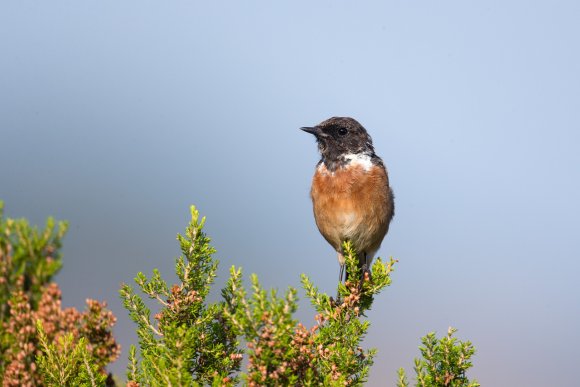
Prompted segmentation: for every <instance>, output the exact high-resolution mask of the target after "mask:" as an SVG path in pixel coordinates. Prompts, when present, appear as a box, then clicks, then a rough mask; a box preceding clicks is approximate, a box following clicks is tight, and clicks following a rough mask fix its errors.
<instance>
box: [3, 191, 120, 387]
mask: <svg viewBox="0 0 580 387" xmlns="http://www.w3.org/2000/svg"><path fill="white" fill-rule="evenodd" d="M65 231H66V223H64V222H60V223H59V224H58V227H57V226H56V225H55V222H54V220H53V219H52V218H49V219H48V220H47V223H46V227H45V229H44V230H40V231H39V230H38V229H37V228H36V227H32V226H30V225H29V224H28V222H27V221H26V220H25V219H21V220H14V219H9V218H4V216H3V204H2V202H1V201H0V381H1V382H2V385H3V386H5V387H7V386H40V385H46V384H52V385H57V384H58V385H60V384H61V382H62V383H64V380H65V379H66V380H68V382H67V383H69V384H70V385H79V384H82V383H84V382H90V383H89V384H88V385H93V382H98V383H100V382H99V381H101V380H103V379H104V378H105V377H106V372H105V367H106V365H107V364H109V363H110V362H111V361H113V360H115V359H116V358H117V357H118V355H119V352H120V347H119V345H118V344H117V343H116V341H115V339H114V338H113V335H112V329H111V328H112V326H113V325H114V324H115V321H116V319H115V317H114V316H113V314H112V313H111V312H110V311H109V310H108V309H107V308H106V304H105V303H100V302H97V301H94V300H90V299H88V300H87V308H86V310H85V311H84V312H82V313H81V312H79V311H78V310H76V309H75V308H67V309H62V307H61V291H60V289H59V287H58V285H57V284H55V283H52V282H50V281H51V279H52V277H53V276H54V275H55V274H56V272H57V271H58V270H59V269H60V267H61V265H62V263H61V259H62V255H61V253H60V247H61V240H62V238H63V236H64V233H65ZM37 323H39V324H42V331H41V333H42V335H41V336H39V333H37V332H38V330H37ZM51 342H55V343H56V344H51V345H52V346H49V345H48V343H51ZM71 356H72V357H71ZM79 356H80V357H79ZM79 361H82V363H83V364H85V367H84V368H83V367H80V366H79V364H80V363H79ZM39 362H41V363H42V366H41V365H40V363H39ZM56 366H59V367H62V368H60V369H57V368H55V367H56ZM77 366H79V367H80V368H78V367H77ZM71 367H72V368H71ZM74 367H77V368H78V372H77V371H74V372H73V374H75V376H74V377H70V378H69V377H67V378H65V379H63V378H62V377H64V376H66V374H67V372H68V371H66V370H70V369H75V370H76V368H74ZM83 370H85V371H86V374H87V375H85V376H86V377H85V376H83V375H84V374H83V373H82V372H85V371H83ZM44 371H46V374H45V375H49V376H47V377H46V378H45V377H43V374H42V372H44ZM61 371H62V372H61ZM65 371H66V372H65ZM89 371H90V372H92V373H93V374H94V375H92V376H91V375H90V374H89ZM59 372H60V373H59ZM63 372H64V373H63ZM71 372H72V371H71ZM50 375H53V376H57V375H60V376H61V378H60V379H58V380H57V379H54V378H52V379H51V376H50ZM71 378H72V379H71ZM79 378H80V379H79ZM71 383H72V384H71Z"/></svg>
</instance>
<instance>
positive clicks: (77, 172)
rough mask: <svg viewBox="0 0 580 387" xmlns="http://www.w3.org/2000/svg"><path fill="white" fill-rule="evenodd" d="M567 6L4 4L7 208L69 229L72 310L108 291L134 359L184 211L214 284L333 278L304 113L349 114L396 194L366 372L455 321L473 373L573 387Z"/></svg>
mask: <svg viewBox="0 0 580 387" xmlns="http://www.w3.org/2000/svg"><path fill="white" fill-rule="evenodd" d="M578 20H580V3H579V2H575V1H552V2H530V1H479V2H474V1H471V2H466V1H438V2H434V1H383V2H379V1H376V2H352V1H317V2H311V1H293V2H286V3H285V4H282V3H281V2H265V1H264V2H259V1H244V2H224V1H211V2H195V1H129V0H127V1H105V0H101V1H45V2H40V1H28V0H17V1H3V2H2V3H0V134H1V137H0V144H1V146H0V199H3V200H4V201H5V203H6V212H7V215H8V216H11V217H27V218H29V219H30V220H31V221H32V222H34V223H39V224H42V223H43V222H44V220H45V218H46V217H47V216H49V215H53V216H55V217H56V218H58V219H67V220H69V221H70V225H71V229H70V232H69V233H68V235H67V237H66V240H65V247H64V254H65V258H64V268H63V270H62V271H61V273H60V274H59V275H58V277H57V281H58V282H59V284H60V285H61V287H62V289H63V294H64V299H63V303H64V305H65V306H76V307H79V308H80V307H83V305H84V300H85V298H87V297H91V298H97V299H104V300H107V301H108V302H109V305H110V307H111V308H112V310H113V311H114V312H115V314H116V315H117V317H118V324H117V326H116V329H115V334H116V336H117V338H118V339H119V341H120V342H121V344H122V346H123V350H124V352H123V354H122V356H121V359H120V360H119V361H118V362H117V363H116V364H115V365H114V367H113V371H114V372H116V373H118V374H122V373H124V365H125V364H126V358H127V352H126V349H127V348H128V346H129V345H130V344H131V343H136V342H137V341H136V337H135V335H134V333H133V330H134V328H135V326H134V325H133V324H132V323H131V322H130V320H129V318H128V316H127V313H126V312H125V311H124V309H123V308H122V305H121V303H120V300H119V297H118V293H117V291H118V289H119V286H120V284H121V283H122V282H131V281H132V278H133V277H134V276H135V275H136V273H137V272H138V271H144V272H145V273H150V272H151V270H152V269H153V268H155V267H157V268H159V269H160V270H161V272H162V273H164V274H165V275H166V277H169V278H170V279H171V280H172V281H174V278H175V277H174V275H172V273H173V262H174V258H175V257H176V256H177V255H178V253H179V251H178V246H177V242H176V241H175V235H176V233H178V232H181V231H182V230H183V229H184V227H185V226H186V224H187V222H188V220H189V210H188V207H189V205H190V204H195V205H197V206H198V207H199V209H200V210H201V212H202V213H203V214H204V215H206V216H207V217H208V222H207V231H208V233H209V234H210V235H211V236H212V237H213V241H214V244H215V246H216V248H217V249H218V257H219V259H220V261H221V267H220V274H221V276H220V280H219V281H218V282H219V283H220V284H221V283H223V281H224V278H225V275H226V272H227V269H228V268H229V267H230V266H231V265H233V264H235V265H239V266H242V267H243V268H244V272H245V273H246V274H250V273H257V274H258V275H259V277H260V278H261V280H262V281H263V283H264V284H265V285H266V286H268V287H270V286H276V287H279V288H281V289H285V288H286V287H287V286H290V285H292V286H299V275H300V273H307V274H309V275H310V277H311V279H312V280H313V281H314V282H315V283H316V284H317V285H319V286H320V287H321V288H322V289H324V290H327V291H329V292H334V289H335V284H336V280H337V276H338V264H337V262H336V258H335V254H334V252H333V251H332V249H331V248H330V247H329V246H328V245H327V243H326V242H325V241H324V240H323V238H322V237H321V236H320V235H319V233H318V231H317V229H316V226H315V224H314V220H313V216H312V210H311V204H310V201H309V198H308V191H309V187H310V179H311V176H312V173H313V170H314V165H315V163H316V162H317V160H318V155H317V152H316V146H315V143H314V140H313V138H312V137H311V136H310V135H308V134H305V133H304V132H301V131H299V130H298V128H299V127H300V126H307V125H313V124H316V123H318V122H320V121H322V120H323V119H326V118H328V117H330V116H336V115H340V116H352V117H355V118H356V119H358V120H359V121H360V122H361V123H362V124H363V125H364V126H365V127H366V128H367V129H368V131H369V132H370V134H371V135H372V136H373V139H374V143H375V148H376V150H377V153H378V154H379V155H380V156H381V157H382V158H383V159H384V161H385V163H386V164H387V166H388V168H389V172H390V177H391V183H392V186H393V189H394V191H395V195H396V206H397V214H396V216H395V218H394V220H393V223H392V224H391V231H390V233H389V235H388V236H387V238H386V240H385V242H384V243H383V247H382V249H381V250H380V251H379V255H381V256H383V257H388V256H391V255H392V256H394V257H396V258H398V259H399V260H400V262H399V263H398V265H397V269H396V272H395V273H394V275H393V284H392V286H391V288H389V289H388V290H387V291H386V292H385V293H383V294H382V295H380V296H379V297H378V298H377V299H376V303H375V305H374V308H373V310H372V312H371V313H370V316H369V317H370V319H371V322H372V326H371V329H370V334H369V335H368V337H367V339H366V345H367V346H374V347H377V348H378V350H379V353H378V356H377V358H376V364H375V367H374V368H373V369H372V372H371V379H370V382H369V385H370V386H382V385H386V386H392V385H395V380H396V369H397V368H398V367H400V366H403V367H405V368H406V369H407V370H408V371H409V372H410V373H412V360H413V357H415V356H417V355H418V353H419V352H418V350H417V346H418V345H419V338H420V337H421V336H423V335H424V334H426V333H427V332H429V331H433V330H435V331H437V332H438V334H440V335H442V334H444V333H445V331H446V329H447V327H448V326H450V325H451V326H454V327H457V328H459V332H458V336H459V337H460V338H462V339H469V340H471V341H472V342H473V343H474V344H475V346H476V347H477V350H478V352H477V355H476V356H475V358H474V362H475V367H474V369H473V370H472V371H471V373H470V375H471V376H472V377H475V378H477V379H478V380H479V381H480V382H481V383H482V385H484V386H495V387H497V386H532V387H533V386H538V387H541V386H571V385H573V384H574V383H577V375H576V374H577V372H576V369H577V368H576V367H578V365H579V364H580V355H579V354H578V350H577V347H578V345H579V344H580V340H579V339H580V333H579V332H580V331H579V329H578V327H580V289H579V285H578V280H577V277H578V272H579V270H580V260H579V253H578V251H579V250H580V242H579V241H580V237H579V232H578V219H579V217H580V205H579V202H580V201H579V197H580V183H579V167H580V152H579V150H578V149H579V145H580V141H579V140H580V127H579V124H580V114H579V112H580V98H579V97H580V91H579V90H580V76H579V73H580V66H579V65H580V63H579V60H580V56H579V49H580V45H579V43H578V37H579V36H580V24H579V23H578ZM302 298H304V297H302ZM303 304H304V306H303V307H302V309H301V311H300V318H301V320H302V321H303V322H304V323H305V324H308V325H311V324H313V323H314V320H313V313H312V309H311V308H310V307H309V306H308V305H307V303H306V302H303Z"/></svg>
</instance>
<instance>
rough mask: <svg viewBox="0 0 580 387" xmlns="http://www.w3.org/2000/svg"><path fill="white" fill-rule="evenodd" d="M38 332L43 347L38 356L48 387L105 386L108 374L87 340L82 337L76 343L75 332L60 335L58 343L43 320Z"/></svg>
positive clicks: (38, 325) (43, 377) (44, 380)
mask: <svg viewBox="0 0 580 387" xmlns="http://www.w3.org/2000/svg"><path fill="white" fill-rule="evenodd" d="M36 329H37V332H38V339H39V344H40V348H41V353H40V354H39V355H38V356H37V360H38V367H39V370H40V373H41V375H42V379H43V382H44V384H45V385H47V386H90V387H96V386H104V385H105V380H106V375H105V374H103V373H101V372H100V369H99V365H98V364H96V363H95V362H94V360H93V356H92V353H90V352H89V350H88V349H87V341H86V339H85V338H84V337H81V338H80V339H79V340H78V341H77V342H76V344H75V339H74V336H73V334H72V333H67V334H65V335H63V336H60V337H59V338H58V339H57V341H56V343H54V342H53V343H49V340H48V338H47V336H46V333H45V332H44V328H43V327H42V322H41V321H40V320H37V321H36Z"/></svg>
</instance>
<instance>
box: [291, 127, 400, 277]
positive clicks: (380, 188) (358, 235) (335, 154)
mask: <svg viewBox="0 0 580 387" xmlns="http://www.w3.org/2000/svg"><path fill="white" fill-rule="evenodd" d="M300 129H302V130H304V131H305V132H308V133H311V134H313V135H314V136H315V137H316V141H317V143H318V150H319V151H320V155H321V156H322V158H321V159H320V161H319V162H318V165H317V166H316V171H315V172H314V177H313V178H312V189H311V191H310V196H311V198H312V205H313V207H314V219H315V220H316V225H317V226H318V230H319V231H320V233H321V234H322V236H323V237H324V239H326V240H327V241H328V243H330V245H331V246H332V247H333V248H334V249H335V250H336V252H337V253H338V262H339V264H340V273H339V281H342V279H343V274H344V264H345V260H344V256H343V254H342V243H343V242H344V241H346V240H349V241H351V243H352V245H353V247H354V249H355V250H356V251H357V253H358V259H359V267H360V268H361V269H362V270H363V274H364V273H365V272H368V271H369V268H370V264H371V262H372V260H373V257H374V254H375V253H376V251H377V250H378V249H379V247H380V246H381V242H382V241H383V238H384V237H385V235H386V234H387V231H388V230H389V223H390V222H391V219H392V218H393V215H394V214H395V205H394V197H393V191H392V190H391V187H389V176H388V174H387V170H386V168H385V165H384V164H383V161H382V160H381V158H380V157H379V156H377V155H376V154H375V149H374V148H373V142H372V139H371V137H370V136H369V134H368V133H367V131H366V130H365V128H363V126H362V125H361V124H359V123H358V122H357V121H356V120H355V119H353V118H350V117H332V118H329V119H328V120H326V121H323V122H322V123H320V124H318V125H317V126H314V127H303V128H300Z"/></svg>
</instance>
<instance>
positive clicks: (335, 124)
mask: <svg viewBox="0 0 580 387" xmlns="http://www.w3.org/2000/svg"><path fill="white" fill-rule="evenodd" d="M300 129H302V130H303V131H305V132H308V133H311V134H313V135H314V136H315V137H316V141H317V142H318V150H319V151H320V154H321V156H322V160H323V162H330V163H335V162H338V161H340V160H341V159H343V158H344V156H346V155H368V156H372V155H374V152H375V150H374V148H373V140H372V139H371V136H369V134H368V133H367V131H366V130H365V128H364V127H363V126H362V125H361V124H359V123H358V121H357V120H355V119H354V118H350V117H332V118H329V119H328V120H326V121H323V122H321V123H320V124H318V125H316V126H312V127H303V128H300Z"/></svg>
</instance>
